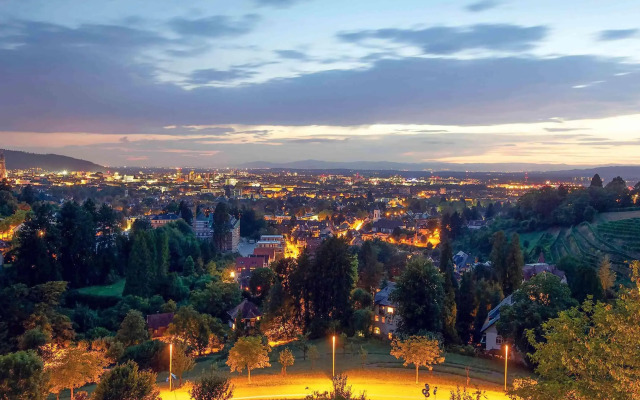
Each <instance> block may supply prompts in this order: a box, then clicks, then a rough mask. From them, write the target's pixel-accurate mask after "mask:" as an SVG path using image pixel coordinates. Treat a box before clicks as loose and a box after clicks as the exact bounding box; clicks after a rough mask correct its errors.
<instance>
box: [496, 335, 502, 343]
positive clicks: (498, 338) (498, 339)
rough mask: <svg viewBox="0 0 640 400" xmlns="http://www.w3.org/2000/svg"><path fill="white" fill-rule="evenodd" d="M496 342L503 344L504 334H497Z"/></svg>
mask: <svg viewBox="0 0 640 400" xmlns="http://www.w3.org/2000/svg"><path fill="white" fill-rule="evenodd" d="M496 344H502V336H500V335H498V336H496Z"/></svg>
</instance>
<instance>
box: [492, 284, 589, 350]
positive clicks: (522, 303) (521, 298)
mask: <svg viewBox="0 0 640 400" xmlns="http://www.w3.org/2000/svg"><path fill="white" fill-rule="evenodd" d="M512 300H513V304H512V305H511V306H504V307H502V308H501V309H500V320H499V321H498V332H499V333H500V334H501V335H502V336H503V337H508V338H511V339H513V340H514V341H515V345H516V346H517V347H518V349H520V351H522V352H525V353H528V352H532V351H533V350H534V349H533V348H532V347H531V345H530V342H529V340H528V338H527V337H526V335H525V331H526V330H527V329H532V330H533V331H534V334H535V336H536V338H537V339H539V340H540V339H542V333H543V332H542V324H543V323H544V322H545V321H547V320H548V319H550V318H554V317H556V316H557V315H558V313H559V312H560V311H563V310H566V309H568V308H570V307H573V306H575V305H576V304H577V302H576V301H575V300H574V299H573V298H572V297H571V291H570V290H569V287H568V286H567V285H565V284H563V283H561V282H560V278H558V277H557V276H555V275H553V274H551V273H548V272H543V273H541V274H538V275H536V276H534V277H533V278H531V279H530V280H529V281H528V282H526V283H525V284H524V285H522V288H520V290H518V291H517V292H515V293H514V294H513V298H512Z"/></svg>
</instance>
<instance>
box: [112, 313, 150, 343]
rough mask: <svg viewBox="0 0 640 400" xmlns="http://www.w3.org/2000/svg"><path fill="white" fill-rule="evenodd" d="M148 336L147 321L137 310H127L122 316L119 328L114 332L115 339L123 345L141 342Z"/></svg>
mask: <svg viewBox="0 0 640 400" xmlns="http://www.w3.org/2000/svg"><path fill="white" fill-rule="evenodd" d="M148 337H149V332H148V331H147V323H146V322H145V320H144V317H143V316H142V313H141V312H140V311H138V310H129V312H128V313H127V315H126V316H125V317H124V320H123V321H122V324H120V329H118V333H117V334H116V339H117V340H118V341H119V342H121V343H122V344H124V345H125V347H128V346H131V345H134V344H138V343H141V342H143V341H145V340H147V338H148Z"/></svg>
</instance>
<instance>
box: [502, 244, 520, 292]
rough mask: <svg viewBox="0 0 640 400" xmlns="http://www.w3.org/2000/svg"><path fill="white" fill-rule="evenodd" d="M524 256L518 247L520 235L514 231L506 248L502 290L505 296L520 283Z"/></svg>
mask: <svg viewBox="0 0 640 400" xmlns="http://www.w3.org/2000/svg"><path fill="white" fill-rule="evenodd" d="M523 267H524V256H523V254H522V248H521V247H520V236H519V235H518V234H517V233H514V234H513V236H511V243H509V247H508V249H507V254H506V258H505V269H504V276H503V281H502V290H503V292H504V294H505V296H508V295H510V294H511V293H513V292H514V291H515V290H517V289H518V288H519V287H520V285H521V284H522V268H523Z"/></svg>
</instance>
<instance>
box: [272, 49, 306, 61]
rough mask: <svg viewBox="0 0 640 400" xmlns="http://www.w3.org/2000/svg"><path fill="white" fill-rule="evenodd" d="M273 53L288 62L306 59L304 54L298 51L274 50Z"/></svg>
mask: <svg viewBox="0 0 640 400" xmlns="http://www.w3.org/2000/svg"><path fill="white" fill-rule="evenodd" d="M275 53H276V54H277V55H278V57H280V58H285V59H288V60H306V59H307V58H308V57H307V55H306V54H305V53H303V52H301V51H298V50H276V51H275Z"/></svg>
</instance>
